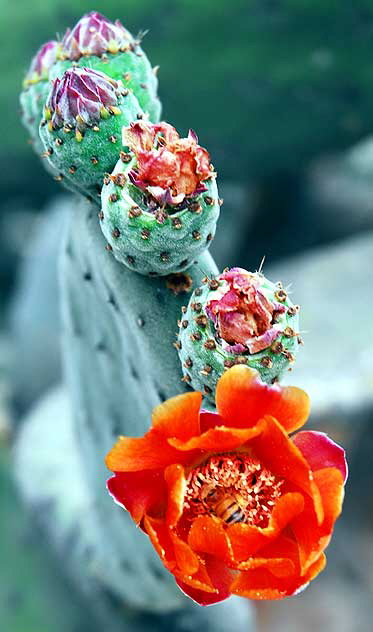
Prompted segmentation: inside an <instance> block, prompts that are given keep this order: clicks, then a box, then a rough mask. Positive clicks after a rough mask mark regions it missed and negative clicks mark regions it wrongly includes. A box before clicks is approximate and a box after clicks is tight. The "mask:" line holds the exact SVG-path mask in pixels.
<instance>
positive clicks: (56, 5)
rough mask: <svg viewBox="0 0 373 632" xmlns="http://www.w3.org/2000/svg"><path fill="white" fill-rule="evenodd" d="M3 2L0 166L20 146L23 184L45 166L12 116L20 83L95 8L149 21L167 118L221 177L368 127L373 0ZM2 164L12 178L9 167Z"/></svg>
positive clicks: (277, 162) (291, 160) (237, 175)
mask: <svg viewBox="0 0 373 632" xmlns="http://www.w3.org/2000/svg"><path fill="white" fill-rule="evenodd" d="M0 4H1V5H2V6H1V21H0V36H1V41H2V56H1V62H2V66H3V68H2V70H1V78H2V80H1V82H0V99H1V100H2V102H3V103H4V105H5V108H4V111H5V112H6V113H7V118H8V120H7V125H6V126H4V131H3V133H2V143H1V149H0V152H1V153H0V166H3V165H4V163H6V164H7V165H9V167H10V166H11V165H12V160H13V158H14V156H15V155H16V154H17V156H18V160H19V164H22V171H23V172H24V173H23V180H24V182H25V184H26V185H27V186H28V187H30V188H31V189H32V187H33V186H36V185H39V186H40V179H39V182H37V180H35V178H34V176H35V174H37V176H38V177H39V178H40V176H41V171H40V167H38V166H36V163H35V161H34V159H33V157H32V156H31V150H29V149H28V148H27V146H26V144H25V136H26V135H25V132H24V131H23V130H22V129H21V127H20V124H19V122H18V107H17V93H18V91H19V87H20V84H21V79H22V77H23V74H24V72H25V71H26V69H27V66H28V64H29V60H30V57H31V55H32V54H33V53H34V52H35V51H36V49H37V48H38V47H39V46H40V45H41V44H42V43H43V42H44V41H46V40H48V39H51V38H53V37H54V36H55V34H56V32H57V33H59V34H60V35H62V34H63V32H64V30H65V28H66V27H67V26H69V25H70V26H71V25H73V24H74V22H75V21H76V20H77V19H78V17H79V16H80V15H81V14H82V13H83V12H85V11H89V10H92V9H97V10H99V11H102V12H103V13H105V14H106V15H107V16H108V17H109V18H111V19H115V18H116V17H119V18H120V19H121V20H122V21H123V22H124V24H125V26H126V27H128V28H129V29H130V30H131V31H132V32H134V33H136V32H137V31H139V30H140V29H147V28H149V29H150V32H149V34H148V35H147V36H146V38H145V41H144V48H145V50H146V52H147V54H148V55H149V57H150V59H151V61H152V62H153V64H154V65H156V64H160V66H161V70H160V74H159V78H160V93H161V98H162V101H163V103H164V117H165V118H167V119H168V120H170V121H171V122H172V123H173V124H175V125H176V127H177V128H180V129H181V130H183V129H185V130H186V129H187V126H191V127H194V128H195V129H196V131H197V132H198V133H199V134H200V137H201V142H202V143H203V145H204V146H207V147H208V148H209V149H210V151H211V153H212V155H213V157H214V162H215V164H216V167H217V168H218V169H219V170H220V172H221V173H223V175H224V176H225V177H226V178H231V179H236V180H237V179H241V180H246V179H247V177H248V175H249V174H250V175H254V176H258V175H259V176H261V175H263V174H266V173H271V172H273V171H276V169H278V168H286V169H293V168H294V167H295V168H297V167H298V166H299V164H302V162H304V161H306V160H308V159H309V158H311V157H313V156H314V155H317V154H319V153H320V152H322V151H324V150H328V149H330V148H333V149H337V148H338V147H344V146H347V145H349V144H350V143H351V142H353V141H355V140H356V139H358V138H359V137H361V136H362V135H363V134H365V133H367V132H368V131H369V130H370V129H371V121H372V112H373V88H372V78H371V77H372V71H371V63H372V62H371V60H372V56H373V4H372V2H371V0H359V2H353V1H352V0H203V2H201V0H157V2H155V1H154V0H127V1H126V2H121V1H119V0H105V1H104V0H97V1H96V2H93V1H92V0H82V1H81V2H79V3H77V2H73V0H47V1H46V0H33V2H29V1H28V0H17V2H9V1H7V0H0ZM2 171H4V169H2ZM6 171H7V174H6V177H7V180H8V183H9V186H11V184H12V182H13V183H15V182H16V180H17V174H15V173H9V168H8V169H7V170H6ZM1 177H3V176H1ZM44 181H45V182H47V181H48V179H47V178H45V179H44ZM34 182H35V184H34ZM0 184H1V182H0ZM48 186H51V185H48Z"/></svg>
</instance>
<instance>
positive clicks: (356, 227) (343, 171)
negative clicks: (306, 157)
mask: <svg viewBox="0 0 373 632" xmlns="http://www.w3.org/2000/svg"><path fill="white" fill-rule="evenodd" d="M307 193H308V198H309V200H310V202H311V205H312V207H314V209H315V212H316V213H317V216H315V218H314V220H315V222H317V224H318V227H319V228H321V229H322V230H323V231H325V232H326V233H328V234H329V235H332V236H333V238H334V239H335V238H338V237H341V236H347V235H351V234H352V233H353V232H358V231H362V230H364V229H367V228H373V137H372V136H369V137H368V138H366V139H364V140H363V141H361V142H360V143H359V144H357V145H355V146H354V147H353V148H352V149H350V150H349V151H348V152H346V153H344V154H342V155H339V156H332V157H328V158H322V159H319V160H318V161H317V162H315V163H313V165H312V166H311V168H310V169H309V173H308V181H307Z"/></svg>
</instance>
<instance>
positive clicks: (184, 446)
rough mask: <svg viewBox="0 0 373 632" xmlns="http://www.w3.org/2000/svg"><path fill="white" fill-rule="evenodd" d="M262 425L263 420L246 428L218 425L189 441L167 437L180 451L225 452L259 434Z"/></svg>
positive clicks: (263, 424) (263, 425) (263, 423)
mask: <svg viewBox="0 0 373 632" xmlns="http://www.w3.org/2000/svg"><path fill="white" fill-rule="evenodd" d="M264 427H265V422H263V420H261V421H259V422H258V423H257V424H256V426H254V427H252V428H248V429H244V428H227V427H226V426H219V427H218V428H211V429H210V430H208V431H207V432H205V433H203V434H202V435H200V436H198V437H192V438H191V439H189V441H181V440H180V439H169V440H168V443H169V444H170V445H171V446H173V447H174V448H177V449H178V450H180V451H192V450H213V451H215V452H226V451H228V450H234V449H235V448H238V447H239V446H241V445H243V444H244V443H246V442H247V441H249V440H250V439H252V438H253V437H256V436H257V435H260V433H261V432H262V431H263V428H264Z"/></svg>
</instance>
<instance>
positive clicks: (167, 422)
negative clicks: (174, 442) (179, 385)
mask: <svg viewBox="0 0 373 632" xmlns="http://www.w3.org/2000/svg"><path fill="white" fill-rule="evenodd" d="M201 402H202V394H201V393H185V394H184V395H177V396H176V397H171V399H168V400H167V401H165V402H163V404H160V405H159V406H156V407H155V408H154V410H153V415H152V426H153V428H154V429H156V430H158V431H159V432H161V433H162V434H163V435H164V436H165V437H176V438H177V439H183V440H184V441H186V440H187V439H190V438H191V437H194V436H195V435H199V433H200V426H199V410H200V407H201Z"/></svg>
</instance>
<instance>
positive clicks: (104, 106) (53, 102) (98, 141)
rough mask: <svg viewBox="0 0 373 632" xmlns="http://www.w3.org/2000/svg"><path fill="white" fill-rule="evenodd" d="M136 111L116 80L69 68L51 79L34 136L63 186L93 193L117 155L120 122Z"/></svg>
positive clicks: (132, 99) (135, 103)
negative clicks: (49, 91) (37, 131)
mask: <svg viewBox="0 0 373 632" xmlns="http://www.w3.org/2000/svg"><path fill="white" fill-rule="evenodd" d="M142 116H143V113H142V111H141V109H140V106H139V104H138V101H137V99H136V97H135V96H134V95H133V94H132V93H131V92H130V91H129V90H128V89H127V88H124V86H123V84H122V82H121V81H115V80H114V79H110V78H109V77H107V76H106V75H104V74H103V73H101V72H97V71H95V70H91V69H87V68H71V69H69V70H67V71H66V72H65V74H64V76H63V77H62V79H56V80H55V81H54V84H53V87H52V90H51V93H50V95H49V98H48V101H47V104H46V107H45V115H44V119H43V120H42V122H41V125H40V137H41V139H42V141H43V143H44V147H45V151H46V154H47V156H48V160H49V161H50V162H51V164H52V165H53V166H54V167H55V168H56V169H57V170H58V172H59V174H60V176H59V177H60V179H63V180H64V183H65V184H66V186H68V188H71V189H72V190H76V191H79V192H81V193H83V194H87V195H92V194H93V195H95V194H97V193H98V192H100V191H101V186H102V182H103V177H104V174H105V172H107V171H111V170H112V169H113V168H114V166H115V164H116V162H117V160H118V156H119V152H120V147H121V129H122V126H123V125H128V124H129V122H130V121H132V120H134V119H136V118H140V117H142Z"/></svg>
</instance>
